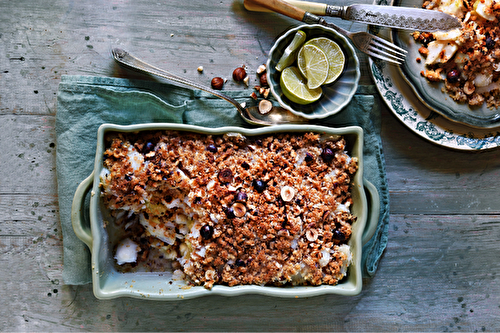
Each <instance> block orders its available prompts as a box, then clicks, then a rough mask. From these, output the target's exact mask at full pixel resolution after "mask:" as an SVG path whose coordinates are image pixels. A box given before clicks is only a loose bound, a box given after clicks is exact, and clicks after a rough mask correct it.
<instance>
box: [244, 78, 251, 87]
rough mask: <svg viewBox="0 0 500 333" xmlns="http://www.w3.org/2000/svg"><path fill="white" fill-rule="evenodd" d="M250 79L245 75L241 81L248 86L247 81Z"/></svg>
mask: <svg viewBox="0 0 500 333" xmlns="http://www.w3.org/2000/svg"><path fill="white" fill-rule="evenodd" d="M249 81H250V78H249V77H248V76H245V78H244V79H243V83H244V84H245V85H246V86H247V87H248V83H249Z"/></svg>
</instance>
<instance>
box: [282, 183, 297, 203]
mask: <svg viewBox="0 0 500 333" xmlns="http://www.w3.org/2000/svg"><path fill="white" fill-rule="evenodd" d="M294 196H295V189H294V188H293V187H291V186H283V187H282V188H281V199H283V201H286V202H288V201H291V200H292V199H293V197H294Z"/></svg>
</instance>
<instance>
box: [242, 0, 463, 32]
mask: <svg viewBox="0 0 500 333" xmlns="http://www.w3.org/2000/svg"><path fill="white" fill-rule="evenodd" d="M283 1H285V2H287V3H289V4H291V5H293V6H295V7H297V8H300V9H302V10H304V11H306V12H308V13H310V14H313V15H319V16H331V17H340V18H342V19H343V20H349V21H356V22H362V23H366V24H371V25H379V26H384V27H389V28H397V29H404V30H414V31H427V32H433V31H447V30H452V29H455V28H460V27H461V26H462V23H461V22H460V20H458V19H457V18H456V17H454V16H452V15H449V14H445V13H443V12H439V11H437V10H428V9H423V8H410V7H396V6H377V5H363V4H356V5H349V6H334V5H327V4H324V3H317V2H310V1H300V0H283ZM243 4H244V6H245V8H246V9H247V10H250V11H258V12H264V11H265V12H271V10H269V9H267V8H265V7H263V6H261V5H258V4H256V3H254V2H253V1H252V0H244V2H243Z"/></svg>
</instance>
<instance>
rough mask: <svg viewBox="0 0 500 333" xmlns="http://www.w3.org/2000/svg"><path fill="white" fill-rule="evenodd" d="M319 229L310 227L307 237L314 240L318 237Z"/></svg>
mask: <svg viewBox="0 0 500 333" xmlns="http://www.w3.org/2000/svg"><path fill="white" fill-rule="evenodd" d="M318 234H319V233H318V230H316V229H308V230H307V231H306V238H307V240H308V241H310V242H314V241H315V240H316V239H318Z"/></svg>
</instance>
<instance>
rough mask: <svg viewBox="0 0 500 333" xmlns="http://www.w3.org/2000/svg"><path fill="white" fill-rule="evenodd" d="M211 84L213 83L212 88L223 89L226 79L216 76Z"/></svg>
mask: <svg viewBox="0 0 500 333" xmlns="http://www.w3.org/2000/svg"><path fill="white" fill-rule="evenodd" d="M210 84H211V85H212V89H215V90H221V89H222V87H223V86H224V79H223V78H221V77H214V78H213V79H212V82H211V83H210Z"/></svg>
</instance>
